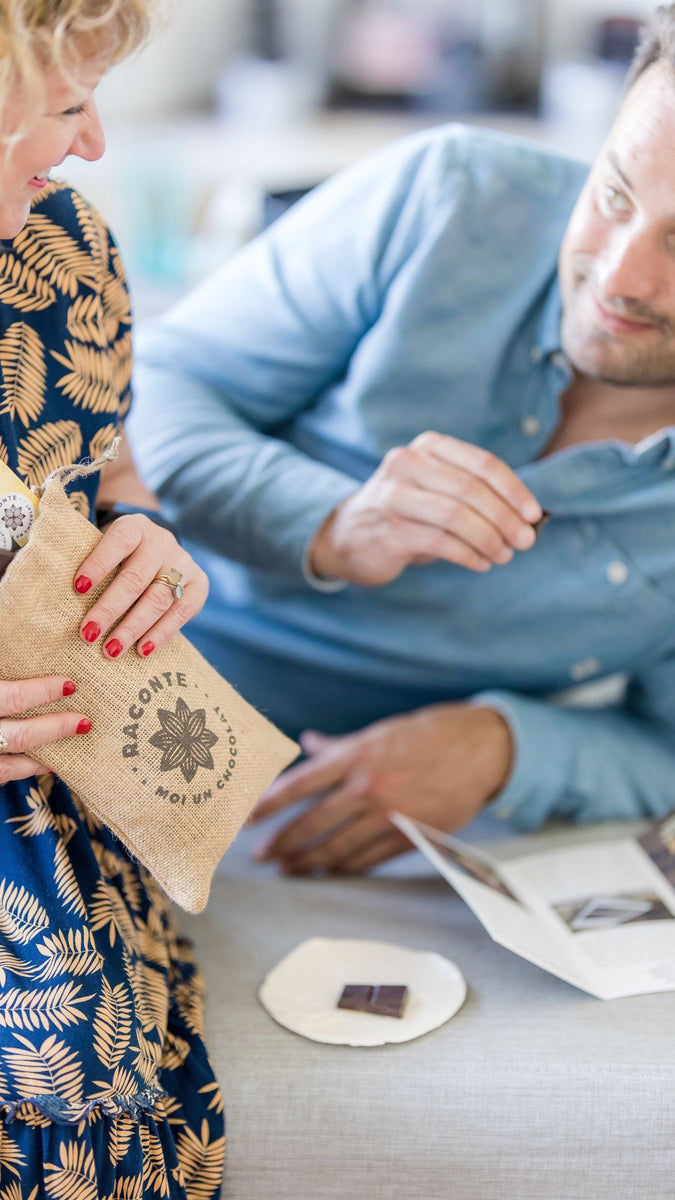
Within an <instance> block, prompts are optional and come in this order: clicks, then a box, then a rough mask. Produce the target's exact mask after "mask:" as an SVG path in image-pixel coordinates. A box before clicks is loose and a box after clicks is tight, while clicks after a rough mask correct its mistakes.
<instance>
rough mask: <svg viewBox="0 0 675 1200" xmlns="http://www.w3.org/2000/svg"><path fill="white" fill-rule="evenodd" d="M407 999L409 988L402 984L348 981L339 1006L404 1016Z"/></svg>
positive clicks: (381, 1014)
mask: <svg viewBox="0 0 675 1200" xmlns="http://www.w3.org/2000/svg"><path fill="white" fill-rule="evenodd" d="M407 1001H408V989H407V987H405V986H403V985H402V984H392V983H382V984H371V983H348V984H346V985H345V987H344V988H343V990H342V995H341V996H340V999H339V1000H338V1002H337V1007H338V1008H348V1009H351V1010H352V1012H366V1013H372V1014H373V1015H375V1016H380V1017H402V1016H403V1012H404V1009H405V1006H406V1003H407Z"/></svg>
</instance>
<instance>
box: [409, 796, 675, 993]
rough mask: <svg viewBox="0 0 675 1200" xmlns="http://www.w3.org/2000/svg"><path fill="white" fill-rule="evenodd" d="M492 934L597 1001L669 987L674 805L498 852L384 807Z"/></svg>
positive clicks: (673, 946) (674, 904) (673, 982)
mask: <svg viewBox="0 0 675 1200" xmlns="http://www.w3.org/2000/svg"><path fill="white" fill-rule="evenodd" d="M390 818H391V820H392V822H393V823H394V824H395V825H396V826H397V827H398V828H399V829H400V830H401V831H402V832H403V833H404V834H405V835H406V837H408V838H409V840H410V841H411V842H412V843H413V845H415V846H416V847H417V848H418V850H421V852H422V853H423V854H424V855H425V857H426V858H427V859H428V860H429V862H430V863H431V864H432V865H433V866H434V867H435V869H436V870H437V871H438V872H439V873H440V874H441V875H442V876H443V877H444V878H445V879H446V880H447V882H448V883H450V884H451V886H452V887H453V888H454V889H455V891H456V892H457V893H458V894H459V895H460V896H461V897H462V899H463V900H464V901H466V903H467V904H468V905H469V907H470V908H471V910H472V911H473V912H474V913H475V915H476V916H477V917H478V919H479V920H480V921H481V923H482V924H483V926H484V927H485V929H486V930H487V932H488V933H489V935H490V937H492V938H493V939H494V941H496V942H498V943H499V944H500V945H502V946H505V947H506V948H507V949H508V950H512V951H513V952H514V953H515V954H518V955H520V956H521V958H524V959H527V960H528V961H529V962H531V963H534V964H535V965H536V966H538V967H542V968H543V969H544V970H545V971H549V972H550V973H551V974H552V975H557V976H558V977H559V978H560V979H564V980H565V981H566V982H568V983H571V984H573V985H574V986H575V987H578V988H581V989H583V990H584V991H586V992H589V993H590V994H591V995H593V996H597V997H599V998H600V999H603V1000H610V999H617V998H619V997H621V996H635V995H640V994H644V993H649V992H664V991H675V886H674V885H675V813H672V814H670V815H669V816H668V817H666V818H664V819H663V820H662V821H660V822H657V823H655V824H654V825H653V826H651V827H650V828H649V829H648V830H647V831H646V832H645V833H644V834H642V835H641V836H640V837H635V836H626V837H614V838H610V839H608V838H607V837H606V836H605V837H604V838H603V835H602V830H601V828H599V830H598V840H597V841H585V840H584V841H583V842H580V841H578V840H575V838H574V834H573V833H572V831H570V838H569V840H568V841H567V843H566V844H565V841H564V840H563V843H562V844H560V845H557V846H556V847H555V848H551V849H548V850H543V851H537V852H534V851H533V852H531V853H529V854H521V855H519V856H518V857H514V858H508V859H505V860H500V859H499V858H497V857H494V856H492V855H489V854H486V853H484V852H483V851H479V850H476V848H475V847H473V846H469V845H467V844H466V843H465V842H461V841H459V840H458V839H457V838H454V837H451V836H450V835H449V834H446V833H443V832H441V831H440V830H438V829H432V828H430V827H429V826H426V825H423V824H421V823H420V822H417V821H413V820H411V819H410V818H409V817H405V816H403V815H402V814H400V813H390Z"/></svg>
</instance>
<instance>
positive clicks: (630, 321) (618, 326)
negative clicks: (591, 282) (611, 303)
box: [591, 292, 658, 336]
mask: <svg viewBox="0 0 675 1200" xmlns="http://www.w3.org/2000/svg"><path fill="white" fill-rule="evenodd" d="M591 301H592V303H593V308H594V310H595V316H596V320H597V321H598V322H599V324H600V325H602V326H603V328H604V329H607V330H609V331H610V332H611V333H617V334H621V335H624V336H626V335H630V334H638V333H645V332H647V331H649V330H652V329H657V328H658V326H657V324H656V323H655V322H654V321H642V320H640V319H639V318H635V317H621V316H619V314H618V313H615V312H613V311H612V310H611V309H609V308H605V306H604V305H603V304H602V303H601V301H600V300H598V298H597V296H595V295H593V293H592V292H591Z"/></svg>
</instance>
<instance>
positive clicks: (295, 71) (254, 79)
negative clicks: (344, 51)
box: [215, 57, 322, 128]
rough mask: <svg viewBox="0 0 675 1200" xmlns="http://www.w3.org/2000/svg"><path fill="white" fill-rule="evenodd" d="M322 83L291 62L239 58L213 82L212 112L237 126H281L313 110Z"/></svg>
mask: <svg viewBox="0 0 675 1200" xmlns="http://www.w3.org/2000/svg"><path fill="white" fill-rule="evenodd" d="M321 92H322V84H321V82H320V80H319V79H318V78H317V77H316V76H315V75H314V74H313V73H312V72H311V70H310V69H309V68H307V67H306V66H305V65H304V64H302V63H299V62H295V61H294V60H292V59H286V58H276V59H266V58H256V57H249V58H240V59H235V60H234V61H232V62H229V63H227V64H226V66H224V67H223V68H222V70H221V71H220V72H219V74H218V78H217V81H216V97H215V99H216V112H217V114H218V115H219V116H220V117H224V118H226V119H227V120H230V121H235V122H237V123H238V124H241V125H253V126H256V127H258V128H260V127H264V128H270V126H272V127H275V128H276V127H282V126H285V125H292V124H295V123H298V122H301V121H303V120H305V119H306V118H307V117H309V116H311V115H312V113H314V112H315V111H316V109H317V108H318V106H319V103H320V100H321Z"/></svg>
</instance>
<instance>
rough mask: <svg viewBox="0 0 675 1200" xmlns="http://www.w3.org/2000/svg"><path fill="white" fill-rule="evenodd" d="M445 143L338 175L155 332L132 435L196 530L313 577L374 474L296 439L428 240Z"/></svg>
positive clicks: (154, 484)
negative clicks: (326, 533) (311, 567)
mask: <svg viewBox="0 0 675 1200" xmlns="http://www.w3.org/2000/svg"><path fill="white" fill-rule="evenodd" d="M446 141H447V138H446ZM438 142H439V139H438V138H435V139H434V138H433V137H430V136H429V135H428V134H426V135H424V137H422V136H420V135H416V136H415V137H413V138H408V139H405V141H404V142H402V143H399V144H397V145H396V146H395V147H393V148H392V147H388V148H387V149H386V150H385V151H381V152H380V153H378V154H377V155H375V156H373V157H372V158H371V159H369V160H367V162H366V163H365V164H359V165H358V166H357V167H353V168H350V169H348V170H347V171H345V172H343V173H341V174H340V175H338V176H336V177H335V178H334V179H333V180H331V181H329V182H328V183H327V184H324V185H322V186H321V187H320V188H318V189H316V191H315V192H313V193H312V194H310V195H309V196H308V197H306V198H305V199H304V200H302V201H301V202H300V203H299V204H298V205H296V206H295V208H294V209H292V210H291V211H290V212H289V213H288V214H286V216H285V217H283V218H282V219H281V220H279V221H278V222H277V223H276V224H275V225H274V226H272V228H271V229H270V230H268V231H267V232H266V233H265V234H263V235H262V236H260V237H259V238H257V239H256V240H255V241H253V242H252V243H250V244H249V245H248V246H246V247H245V248H244V249H243V250H242V251H240V252H239V253H238V254H237V255H236V256H235V257H234V258H233V259H231V260H229V262H228V263H226V265H225V266H224V267H223V268H222V269H221V270H219V271H218V272H217V273H216V274H215V275H214V276H212V277H211V278H210V279H208V280H207V281H206V282H205V283H204V284H202V285H201V286H200V287H199V288H197V289H196V290H195V291H194V292H193V293H192V294H191V295H190V296H188V297H187V298H186V299H185V300H184V301H182V302H181V303H179V304H178V305H177V306H176V307H175V308H174V309H173V310H172V311H171V312H170V313H169V314H168V315H167V316H166V317H165V318H163V319H162V320H159V321H156V322H154V323H152V324H149V325H148V326H147V327H146V328H145V329H144V330H142V331H141V332H140V334H139V336H138V338H137V341H136V344H135V348H134V349H135V374H134V405H133V407H132V413H131V417H130V420H129V422H128V430H129V434H130V438H131V441H132V444H133V447H134V451H135V456H136V459H137V462H138V466H139V469H140V471H141V472H142V474H143V476H144V479H145V481H146V483H147V484H148V485H149V486H150V487H151V488H152V489H153V490H154V491H156V492H157V494H158V495H159V496H160V498H161V500H162V504H163V507H164V508H165V509H166V511H167V513H168V514H169V515H170V516H171V517H172V518H173V519H174V520H175V521H176V523H177V524H178V526H179V527H180V529H181V531H182V532H183V533H186V534H188V535H190V536H192V537H195V538H197V539H199V540H200V541H201V542H202V543H203V544H205V545H207V546H209V547H210V548H212V549H215V550H216V551H217V552H219V553H222V554H225V555H227V556H228V557H230V558H235V559H237V560H239V561H241V562H245V563H247V564H249V565H252V566H262V567H265V568H267V569H268V570H271V571H277V572H281V573H284V574H291V575H296V576H297V577H299V578H302V564H303V554H304V552H305V549H306V546H307V545H308V543H309V541H310V540H311V538H312V537H313V535H314V533H315V531H316V530H317V529H318V527H319V525H320V524H321V523H322V521H323V520H324V519H325V518H326V516H328V514H329V513H330V512H331V511H332V510H333V509H334V508H335V507H336V505H337V504H338V503H339V502H340V501H341V500H342V499H344V498H345V497H346V496H347V495H349V494H350V493H351V492H353V491H355V490H356V488H357V487H358V486H359V481H358V480H355V479H354V478H352V477H351V476H350V475H348V474H346V473H344V472H343V471H342V470H339V469H336V468H335V467H333V466H331V465H329V464H328V463H327V462H319V461H317V460H316V459H313V458H311V457H309V456H308V455H306V454H304V453H302V452H301V451H300V450H299V449H297V448H296V447H295V446H293V445H291V444H290V443H289V441H288V440H286V439H285V438H284V436H283V430H284V427H286V428H289V427H290V425H291V424H292V422H293V421H294V419H296V418H297V417H298V416H299V415H300V414H302V413H303V412H304V411H305V410H309V409H311V408H312V407H313V406H314V405H315V403H316V402H317V400H318V399H319V397H320V396H321V395H322V394H323V393H325V391H326V389H327V388H329V387H330V385H331V384H333V383H335V382H336V381H338V380H340V379H342V378H343V377H344V375H345V373H346V372H347V370H348V368H349V363H350V360H351V358H352V355H353V354H354V351H355V349H356V347H357V346H358V345H359V343H360V342H361V341H362V339H363V338H364V335H365V334H366V333H367V331H368V330H369V329H370V328H371V327H372V325H373V324H374V323H375V322H376V321H377V319H378V317H379V315H380V312H381V309H382V305H383V303H384V299H385V297H386V295H387V291H388V289H389V287H390V286H391V284H392V281H393V280H394V279H395V277H396V275H397V273H398V272H399V271H400V270H401V268H402V266H403V264H404V263H405V262H406V261H407V259H408V258H409V257H410V255H411V254H413V253H414V252H415V248H416V245H419V241H420V238H421V237H423V236H424V235H425V232H426V231H428V228H429V212H430V208H431V206H433V204H434V203H435V199H436V196H437V194H438V190H439V176H440V171H441V160H442V159H443V152H442V150H441V147H440V145H438V148H436V147H437V144H438Z"/></svg>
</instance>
